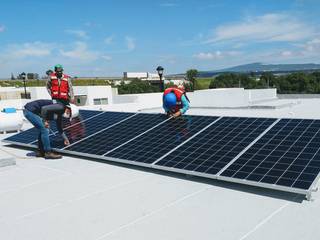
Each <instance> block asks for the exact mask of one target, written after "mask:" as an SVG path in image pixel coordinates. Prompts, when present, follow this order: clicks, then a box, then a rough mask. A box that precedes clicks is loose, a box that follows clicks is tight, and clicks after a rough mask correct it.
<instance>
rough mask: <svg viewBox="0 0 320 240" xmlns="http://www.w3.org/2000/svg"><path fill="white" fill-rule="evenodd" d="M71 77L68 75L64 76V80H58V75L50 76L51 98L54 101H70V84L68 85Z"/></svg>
mask: <svg viewBox="0 0 320 240" xmlns="http://www.w3.org/2000/svg"><path fill="white" fill-rule="evenodd" d="M68 79H69V76H68V75H66V74H62V78H61V79H60V84H59V79H58V78H57V75H56V73H52V74H51V75H50V80H51V97H52V99H62V100H68V99H69V83H68Z"/></svg>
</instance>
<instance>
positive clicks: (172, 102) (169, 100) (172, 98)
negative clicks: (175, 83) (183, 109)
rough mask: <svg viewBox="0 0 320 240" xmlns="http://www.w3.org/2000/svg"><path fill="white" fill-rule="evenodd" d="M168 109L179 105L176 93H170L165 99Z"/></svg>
mask: <svg viewBox="0 0 320 240" xmlns="http://www.w3.org/2000/svg"><path fill="white" fill-rule="evenodd" d="M163 102H164V105H165V107H166V108H173V107H175V106H176V105H177V97H176V95H175V94H174V93H168V94H167V95H165V96H164V99H163Z"/></svg>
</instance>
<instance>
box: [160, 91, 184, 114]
mask: <svg viewBox="0 0 320 240" xmlns="http://www.w3.org/2000/svg"><path fill="white" fill-rule="evenodd" d="M181 103H182V108H181V109H180V110H179V111H180V112H181V114H184V113H185V112H186V111H187V110H188V109H189V107H190V104H189V102H188V100H187V98H186V96H184V95H182V96H181ZM162 107H163V109H164V111H165V112H169V111H170V109H169V108H167V107H166V106H165V105H164V104H163V105H162Z"/></svg>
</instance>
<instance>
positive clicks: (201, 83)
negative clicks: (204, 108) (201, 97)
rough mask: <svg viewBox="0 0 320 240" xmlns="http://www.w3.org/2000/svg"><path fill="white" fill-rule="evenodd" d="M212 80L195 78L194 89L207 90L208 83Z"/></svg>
mask: <svg viewBox="0 0 320 240" xmlns="http://www.w3.org/2000/svg"><path fill="white" fill-rule="evenodd" d="M212 79H213V78H197V79H196V89H197V90H202V89H209V85H210V82H211V80H212Z"/></svg>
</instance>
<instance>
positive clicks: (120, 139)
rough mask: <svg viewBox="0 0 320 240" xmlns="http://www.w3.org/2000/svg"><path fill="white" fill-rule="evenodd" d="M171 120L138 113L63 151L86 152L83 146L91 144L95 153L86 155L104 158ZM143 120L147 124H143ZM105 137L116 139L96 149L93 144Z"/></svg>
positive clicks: (162, 116) (107, 141)
mask: <svg viewBox="0 0 320 240" xmlns="http://www.w3.org/2000/svg"><path fill="white" fill-rule="evenodd" d="M169 119H170V118H167V117H165V115H163V114H150V113H136V114H134V115H133V116H132V117H130V118H127V119H126V120H127V121H122V122H119V123H120V124H115V125H114V126H111V127H107V128H105V129H102V130H101V131H99V132H97V133H95V134H92V135H91V136H90V137H89V138H87V139H82V140H81V141H78V142H76V143H74V146H75V149H74V148H73V146H72V145H69V146H66V147H64V148H63V150H68V151H73V152H74V151H79V152H84V151H83V146H82V145H88V144H90V145H91V147H92V151H94V153H92V151H91V150H90V151H88V152H86V153H89V154H93V155H95V156H103V155H105V154H107V153H109V152H111V151H113V150H115V149H117V148H119V147H121V146H123V145H125V144H127V143H130V142H131V141H133V140H134V139H136V138H138V137H140V136H142V135H143V134H145V133H147V132H149V131H151V130H152V129H154V128H156V127H157V126H159V125H161V124H163V123H165V122H166V121H168V120H169ZM142 120H144V121H147V122H141V121H142ZM141 123H142V124H143V128H142V129H143V130H142V131H137V128H138V127H139V124H140V125H141ZM154 124H155V125H154ZM128 129H131V131H129V133H128V131H127V130H128ZM117 131H118V132H117ZM105 135H107V136H108V135H110V136H112V135H116V137H111V138H110V139H106V140H105V141H104V143H103V144H101V146H102V147H103V148H101V146H99V147H97V148H95V145H96V144H94V143H93V144H92V142H96V141H97V140H100V141H103V140H104V139H103V138H105ZM102 137H103V138H102ZM111 140H113V141H111ZM87 141H90V143H87ZM110 141H111V142H110ZM105 144H106V145H105ZM112 145H114V146H112ZM84 153H85V152H84Z"/></svg>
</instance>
